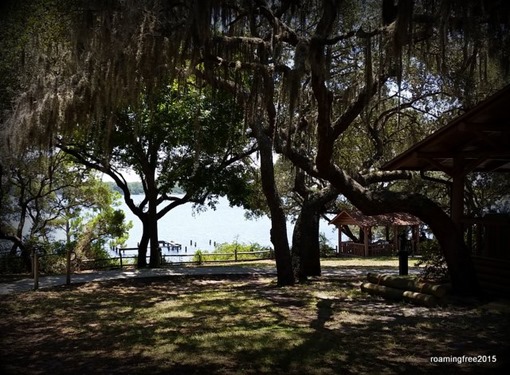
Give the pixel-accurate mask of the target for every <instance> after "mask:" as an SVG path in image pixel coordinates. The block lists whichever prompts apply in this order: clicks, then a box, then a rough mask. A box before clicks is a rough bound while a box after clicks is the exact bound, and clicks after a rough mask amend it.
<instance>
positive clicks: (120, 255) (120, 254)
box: [119, 249, 122, 271]
mask: <svg viewBox="0 0 510 375" xmlns="http://www.w3.org/2000/svg"><path fill="white" fill-rule="evenodd" d="M119 259H120V269H121V271H122V250H121V249H119Z"/></svg>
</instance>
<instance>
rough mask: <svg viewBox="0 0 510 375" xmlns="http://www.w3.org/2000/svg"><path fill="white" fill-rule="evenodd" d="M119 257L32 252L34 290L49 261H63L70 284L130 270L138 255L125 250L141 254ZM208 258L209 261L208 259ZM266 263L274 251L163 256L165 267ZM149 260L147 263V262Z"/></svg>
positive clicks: (121, 254)
mask: <svg viewBox="0 0 510 375" xmlns="http://www.w3.org/2000/svg"><path fill="white" fill-rule="evenodd" d="M120 250H121V251H119V252H118V256H116V257H110V258H97V259H85V260H78V259H76V257H75V256H74V253H73V252H68V253H67V254H66V256H64V257H63V256H61V255H54V254H50V255H45V254H38V253H37V252H36V251H33V252H32V276H33V278H34V290H36V289H38V288H39V277H40V274H41V273H48V272H47V271H48V270H47V269H46V267H45V264H50V263H51V264H54V263H55V261H56V260H57V259H54V262H53V263H52V262H51V261H48V259H49V258H58V260H61V262H60V264H61V265H65V273H66V276H67V284H68V285H69V284H70V283H71V274H72V273H73V272H76V271H84V270H104V269H122V268H124V267H128V266H135V265H136V260H137V258H138V257H137V256H136V255H131V256H130V255H127V256H126V255H124V253H125V252H124V251H123V250H126V251H128V250H131V251H133V250H138V249H136V248H134V249H133V248H131V249H127V248H126V249H120ZM208 258H209V259H208ZM265 259H274V253H273V251H272V250H264V251H243V252H241V251H237V250H235V251H234V253H205V252H196V253H195V254H189V255H188V254H166V255H162V266H163V267H164V266H171V265H182V264H193V263H194V264H203V263H214V262H241V261H242V262H244V261H257V260H265ZM147 260H148V259H147Z"/></svg>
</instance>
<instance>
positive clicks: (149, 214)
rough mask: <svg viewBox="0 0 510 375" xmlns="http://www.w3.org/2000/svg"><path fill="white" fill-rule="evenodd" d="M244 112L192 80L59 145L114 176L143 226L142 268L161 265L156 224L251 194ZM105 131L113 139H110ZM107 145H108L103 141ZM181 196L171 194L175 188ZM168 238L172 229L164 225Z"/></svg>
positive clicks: (145, 98)
mask: <svg viewBox="0 0 510 375" xmlns="http://www.w3.org/2000/svg"><path fill="white" fill-rule="evenodd" d="M241 119H242V116H241V112H240V111H239V110H238V109H237V108H236V105H235V103H234V102H233V101H232V100H231V98H230V97H226V96H225V95H222V94H221V93H220V92H216V93H214V96H213V93H212V92H211V91H210V90H209V89H197V88H196V86H195V85H194V84H193V82H191V81H190V82H187V83H183V84H181V85H177V84H174V85H168V86H166V87H163V88H161V89H160V90H159V92H158V93H157V94H154V93H153V95H152V96H149V95H148V94H143V98H142V99H141V101H140V103H139V104H138V106H131V107H127V108H125V109H124V110H121V111H119V112H118V113H117V114H116V116H115V118H114V119H113V120H112V121H113V124H112V126H111V128H110V129H109V128H108V127H107V126H105V125H104V124H102V123H99V124H96V125H95V126H93V127H92V131H90V130H87V131H85V132H82V131H81V130H77V131H76V132H75V135H74V137H73V138H72V140H71V139H69V140H65V139H63V138H61V139H60V140H59V147H61V148H62V150H64V151H65V152H67V153H69V154H71V155H73V156H74V157H75V158H76V161H77V162H79V163H82V164H84V165H86V166H87V167H89V168H93V169H96V170H98V171H101V172H103V173H105V174H106V175H108V176H109V177H111V178H112V179H113V180H114V181H115V183H116V184H117V186H118V187H119V188H120V189H121V191H122V194H123V196H124V201H125V202H126V205H127V206H128V208H129V209H130V210H131V211H132V212H133V214H135V215H136V216H137V217H138V218H139V219H140V221H141V222H142V225H143V232H142V237H141V239H140V242H139V246H138V258H137V259H138V266H139V267H144V266H146V265H147V262H146V255H147V249H148V245H149V243H150V262H149V265H150V266H151V267H157V266H159V265H160V263H161V256H160V249H159V243H158V239H159V233H158V221H159V220H160V219H161V218H162V217H163V216H164V215H166V214H167V213H168V212H170V211H171V210H172V209H174V208H175V207H178V206H180V205H182V204H185V203H190V202H192V203H195V204H197V205H203V204H204V203H205V202H206V201H207V202H209V204H210V205H211V206H214V199H215V198H216V197H217V196H218V195H228V196H229V198H230V201H231V202H232V203H233V204H239V202H240V200H242V199H243V196H244V195H245V194H247V191H248V190H249V187H248V183H249V178H250V177H251V176H250V169H251V166H250V162H249V160H250V159H248V158H247V157H248V156H249V155H250V154H251V153H253V152H254V151H255V150H256V148H255V145H254V144H253V141H251V140H250V138H249V137H248V136H247V135H246V134H245V129H244V127H243V125H242V121H241ZM107 131H108V132H109V134H107ZM105 140H106V141H105ZM127 169H132V170H133V171H134V172H135V174H136V175H137V176H138V178H139V179H140V181H141V184H142V187H143V194H142V195H143V198H142V199H141V200H140V201H139V202H135V200H134V199H133V193H132V192H131V191H130V189H129V185H128V183H127V182H126V180H125V178H124V174H125V172H124V171H125V170H127ZM177 187H178V188H179V190H181V191H183V194H172V192H173V191H174V189H175V188H177ZM164 231H165V233H166V234H167V235H171V233H172V228H165V229H164Z"/></svg>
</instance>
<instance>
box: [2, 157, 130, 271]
mask: <svg viewBox="0 0 510 375" xmlns="http://www.w3.org/2000/svg"><path fill="white" fill-rule="evenodd" d="M0 202H1V208H2V209H1V211H0V240H5V241H8V243H10V245H11V248H10V254H11V255H15V254H18V253H19V254H20V256H21V259H22V260H23V262H24V265H25V267H26V269H27V270H30V269H31V260H30V256H31V252H32V250H34V248H35V247H39V248H41V249H45V250H47V251H55V250H56V249H55V248H54V246H53V244H55V243H56V242H58V241H56V240H55V233H56V231H57V230H60V231H62V232H63V233H66V237H67V240H68V242H70V241H74V240H81V242H82V243H83V245H84V246H85V247H87V246H89V245H90V244H91V243H92V242H96V243H98V242H101V244H102V243H103V242H104V241H106V239H107V238H111V239H113V240H115V239H116V238H120V237H122V236H123V235H124V232H125V231H126V229H127V227H126V224H125V223H124V217H123V216H120V213H119V212H118V211H115V209H114V208H113V207H112V202H113V196H112V193H111V191H110V190H109V188H108V187H107V186H106V184H103V183H102V182H101V181H100V180H99V179H98V178H97V176H95V175H94V173H92V172H91V171H87V170H85V168H83V166H80V165H77V164H74V163H73V162H72V160H71V158H70V157H69V156H68V155H66V154H65V153H63V152H61V151H54V150H41V149H39V148H31V149H28V150H26V151H25V153H24V154H23V155H17V157H16V158H13V157H10V156H6V155H5V154H4V155H3V158H2V168H1V172H0ZM84 211H88V212H90V215H89V216H91V218H90V220H89V221H87V223H83V226H85V224H86V226H87V227H88V228H89V229H90V233H94V235H93V238H92V237H91V238H89V239H88V240H87V241H85V240H84V239H83V238H81V233H77V232H76V231H75V232H74V234H75V235H74V238H73V236H71V233H72V231H71V227H72V226H74V225H75V224H76V223H77V222H83V217H82V214H83V212H84ZM67 234H69V236H67Z"/></svg>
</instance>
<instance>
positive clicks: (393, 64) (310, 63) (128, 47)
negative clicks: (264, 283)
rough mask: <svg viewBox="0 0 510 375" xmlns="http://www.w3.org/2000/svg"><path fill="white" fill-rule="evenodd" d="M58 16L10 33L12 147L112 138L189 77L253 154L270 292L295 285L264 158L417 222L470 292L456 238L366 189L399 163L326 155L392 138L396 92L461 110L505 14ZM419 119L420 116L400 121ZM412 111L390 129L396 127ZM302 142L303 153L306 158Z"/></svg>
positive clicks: (453, 1) (202, 10)
mask: <svg viewBox="0 0 510 375" xmlns="http://www.w3.org/2000/svg"><path fill="white" fill-rule="evenodd" d="M40 1H42V0H40ZM36 3H37V2H36ZM66 3H67V2H64V4H66ZM39 4H40V2H39ZM68 6H69V7H72V9H71V10H72V11H71V10H70V11H68V12H65V11H64V12H63V11H62V9H63V8H65V6H63V5H59V6H58V7H54V8H55V9H56V10H55V9H53V8H51V9H52V11H51V12H48V13H49V15H48V17H49V19H50V20H52V21H54V20H55V19H59V20H60V22H57V23H56V24H57V25H59V27H60V28H59V27H52V28H50V29H49V30H48V31H44V30H43V32H42V33H41V34H40V35H38V36H37V37H36V36H35V35H27V34H26V31H23V30H22V31H20V33H21V34H23V33H25V34H23V35H24V36H25V37H27V40H29V41H30V43H25V45H26V46H29V47H30V49H28V48H25V50H26V51H29V52H30V53H29V57H31V59H30V72H31V73H32V74H28V73H27V74H24V75H23V76H24V78H23V80H22V82H21V84H20V87H21V88H20V91H19V93H18V94H19V95H17V96H16V100H15V103H14V109H13V110H12V111H9V115H8V116H7V117H5V119H6V121H4V125H5V126H6V127H7V128H8V129H9V131H10V134H12V138H11V139H13V140H14V142H15V143H16V144H22V143H23V141H24V139H25V137H24V136H23V135H24V134H27V133H28V132H32V133H31V134H44V135H45V136H43V137H42V139H45V138H47V137H48V135H47V134H48V131H40V130H41V129H45V130H51V132H53V133H56V132H57V131H58V132H61V134H63V135H64V136H65V135H66V133H67V131H68V130H69V129H71V128H73V127H75V126H76V124H81V125H83V124H87V123H91V121H90V119H91V118H93V119H95V120H96V122H97V121H98V120H104V121H105V122H104V124H105V128H106V129H111V128H112V126H113V123H114V121H111V120H112V119H113V115H112V113H114V111H113V109H116V108H120V107H122V106H126V105H129V104H130V103H136V102H137V101H138V98H139V95H140V93H141V92H143V91H144V90H146V89H147V88H151V89H156V88H158V87H162V86H164V85H165V84H166V82H168V81H167V80H168V75H170V76H175V77H178V76H187V75H189V74H194V75H196V76H197V77H198V80H202V81H203V82H207V83H209V84H211V85H212V86H213V87H215V88H216V89H218V88H222V89H223V90H230V91H231V92H232V94H233V96H234V97H235V98H236V100H237V103H238V105H240V106H242V107H243V109H244V111H245V122H246V124H247V126H248V127H249V128H250V129H251V131H252V134H253V135H254V137H255V138H256V139H257V142H258V147H259V149H260V164H261V182H262V186H263V190H264V194H265V196H266V198H267V201H268V206H269V208H270V212H271V220H272V229H271V238H272V241H273V244H274V246H275V254H276V261H277V268H278V282H279V283H280V284H290V283H293V281H294V277H293V274H292V267H291V266H290V263H291V259H290V251H289V244H288V239H287V237H286V230H285V214H284V211H283V209H282V204H281V198H280V195H279V193H278V191H277V189H275V183H274V169H273V151H274V149H275V148H276V149H277V150H278V152H281V153H282V154H284V155H285V157H287V158H288V159H289V160H291V161H292V163H293V164H294V165H295V166H296V168H299V169H301V170H302V171H304V172H306V173H307V174H308V175H310V176H312V177H314V178H318V179H322V180H325V181H328V182H329V183H331V185H332V186H333V187H334V188H335V189H337V190H338V192H339V193H341V194H343V195H344V196H345V197H347V198H348V199H349V200H350V201H351V202H352V203H353V204H354V205H355V206H356V207H358V208H359V209H361V210H362V211H363V212H365V213H367V214H379V213H385V212H391V211H396V210H398V211H406V212H409V213H412V214H415V215H416V216H418V217H420V218H421V219H422V220H423V221H425V222H426V223H427V224H428V225H429V226H430V227H431V228H432V230H433V231H434V234H435V235H436V236H437V238H438V240H439V242H440V243H441V245H442V248H443V250H444V252H445V255H446V259H447V262H448V266H449V269H450V273H451V276H452V282H453V285H454V287H455V288H456V289H457V290H458V291H468V290H470V289H471V288H472V287H474V286H475V284H476V280H475V279H474V277H473V275H474V273H473V272H472V266H471V263H470V259H469V257H468V255H467V253H466V251H465V246H464V245H463V239H462V234H461V233H459V232H458V231H457V230H456V228H455V227H454V226H453V224H452V222H451V220H450V219H449V217H448V216H447V215H446V213H445V212H444V210H442V209H441V208H440V207H439V206H438V205H437V204H436V203H435V202H433V201H432V200H430V199H428V198H427V197H425V196H424V195H422V194H417V193H414V192H412V191H398V192H395V191H391V190H390V189H387V188H384V185H381V183H379V182H384V181H387V180H388V179H391V178H393V177H391V176H388V175H387V174H385V173H382V172H380V171H379V170H378V169H377V168H378V166H379V165H380V163H381V162H382V161H384V160H385V158H390V157H391V155H392V154H394V153H395V152H398V151H397V150H395V151H393V150H392V151H390V152H388V151H387V150H388V149H391V148H392V145H384V147H383V152H382V154H381V153H380V152H379V151H378V148H379V146H380V145H379V144H378V143H377V142H378V141H383V143H382V144H384V139H383V138H381V137H379V139H378V136H374V137H373V140H374V142H375V143H374V150H375V153H374V158H372V160H371V161H370V163H366V165H365V166H364V165H363V164H364V160H366V158H364V157H363V158H358V157H357V156H356V153H357V152H358V150H357V149H355V148H353V149H352V150H350V152H352V154H353V158H352V159H357V160H359V164H361V165H358V166H356V165H348V168H347V167H346V166H347V165H346V164H344V163H342V162H341V160H342V159H341V158H340V159H339V158H337V156H338V155H339V154H341V152H339V150H338V147H339V146H340V144H341V141H342V138H343V137H344V136H345V135H347V132H349V131H354V132H356V131H358V130H361V129H366V130H367V131H368V132H372V133H374V135H376V134H375V133H377V132H379V131H380V130H381V128H380V127H379V125H382V124H390V123H391V122H388V121H386V120H385V117H384V114H383V111H385V110H388V107H387V106H386V107H385V106H382V105H381V106H377V105H374V104H375V103H377V102H382V101H383V100H384V99H387V98H388V97H390V96H393V95H394V93H395V91H398V92H399V100H400V104H401V105H403V103H404V100H402V98H404V99H405V95H407V94H406V92H405V90H403V88H405V85H406V83H407V82H412V83H413V87H421V88H420V90H421V91H422V95H425V96H426V95H431V96H429V103H432V104H433V105H436V104H437V103H443V99H442V98H441V101H437V100H436V96H432V94H433V93H435V92H437V91H441V92H443V93H447V94H449V95H450V96H451V97H452V98H456V99H457V101H454V100H452V101H451V103H453V104H455V105H462V104H464V103H465V105H466V106H468V105H471V104H473V103H475V102H477V101H479V100H480V99H481V98H483V97H484V96H486V95H487V94H488V93H490V92H491V90H494V89H496V88H498V87H501V86H502V85H503V84H504V83H505V82H508V71H509V69H508V68H509V61H510V59H509V58H508V51H510V48H509V43H510V40H509V33H508V27H509V19H510V18H509V17H508V13H509V7H510V6H509V5H508V3H507V2H501V1H497V0H490V1H484V2H479V1H458V0H448V1H437V0H415V1H412V0H400V1H398V2H396V1H392V0H383V1H365V2H354V1H340V0H338V1H335V0H324V1H319V2H304V1H303V2H294V1H285V0H282V1H265V0H256V1H252V2H245V1H214V0H206V1H198V0H197V1H189V2H181V1H172V0H168V1H158V0H149V1H136V0H130V1H126V2H116V1H113V2H106V3H103V2H100V1H94V2H81V1H72V2H69V3H68ZM58 12H60V13H58ZM55 13H58V14H59V17H55ZM54 24H55V23H54V22H51V23H50V25H54ZM61 29H64V31H67V32H62V30H61ZM21 50H23V48H21ZM17 58H18V59H21V57H17ZM15 59H16V57H15ZM24 59H25V60H26V55H25V57H24ZM419 83H421V84H419ZM150 91H151V90H149V92H150ZM34 98H37V100H34ZM397 107H398V106H397ZM426 108H427V106H426V104H424V102H423V103H422V104H420V105H419V106H415V108H414V110H416V111H424V110H425V111H429V110H427V109H426ZM411 109H413V108H412V107H409V108H407V113H406V114H405V113H404V112H403V111H402V110H400V109H397V110H395V111H392V112H390V113H388V116H389V117H391V118H392V119H395V118H399V121H400V125H402V124H405V123H406V122H407V121H408V120H409V118H410V117H409V116H408V115H409V114H410V113H411V111H410V110H411ZM436 109H438V108H436ZM370 111H372V113H369V112H370ZM373 111H375V112H373ZM439 112H442V111H439ZM381 116H382V117H381ZM105 117H106V119H105ZM363 119H365V120H368V121H366V122H365V124H363V122H362V121H361V120H363ZM377 119H380V120H381V121H382V122H381V123H376V122H373V121H377ZM411 123H412V122H411ZM407 124H410V123H409V122H407ZM417 125H420V124H417ZM400 127H401V128H402V129H405V128H406V127H405V126H400ZM412 127H414V125H413V126H411V127H408V128H407V129H411V128H412ZM109 134H111V133H109ZM411 134H413V133H411ZM303 135H304V137H303ZM408 138H409V137H408ZM303 139H305V140H313V147H308V145H307V143H306V142H305V143H303V142H302V140H303ZM275 146H276V147H275ZM368 164H370V165H371V167H370V168H368V169H367V168H365V167H366V166H367V165H368ZM377 181H379V182H377ZM373 183H375V185H374V184H373Z"/></svg>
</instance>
